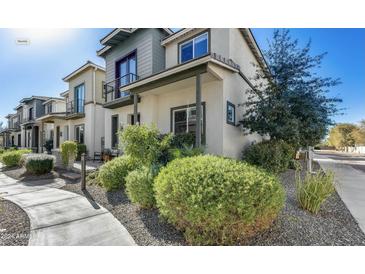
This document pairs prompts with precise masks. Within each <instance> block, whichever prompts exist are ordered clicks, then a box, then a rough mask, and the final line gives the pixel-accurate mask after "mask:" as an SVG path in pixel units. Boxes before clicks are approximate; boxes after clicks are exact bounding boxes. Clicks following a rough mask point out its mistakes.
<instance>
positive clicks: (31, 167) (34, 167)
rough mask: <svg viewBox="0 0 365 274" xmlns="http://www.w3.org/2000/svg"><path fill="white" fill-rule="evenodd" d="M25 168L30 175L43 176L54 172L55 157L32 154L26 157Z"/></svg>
mask: <svg viewBox="0 0 365 274" xmlns="http://www.w3.org/2000/svg"><path fill="white" fill-rule="evenodd" d="M24 165H25V168H26V169H27V172H28V173H31V174H35V175H41V174H46V173H49V172H51V171H52V170H53V166H54V156H51V155H46V154H30V155H28V156H26V157H25V164H24Z"/></svg>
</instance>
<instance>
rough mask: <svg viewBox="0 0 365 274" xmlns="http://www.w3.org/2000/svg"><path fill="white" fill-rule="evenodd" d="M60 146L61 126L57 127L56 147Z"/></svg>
mask: <svg viewBox="0 0 365 274" xmlns="http://www.w3.org/2000/svg"><path fill="white" fill-rule="evenodd" d="M59 147H60V127H59V126H57V127H56V148H59Z"/></svg>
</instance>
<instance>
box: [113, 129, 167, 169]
mask: <svg viewBox="0 0 365 274" xmlns="http://www.w3.org/2000/svg"><path fill="white" fill-rule="evenodd" d="M160 136H161V135H160V132H159V131H158V129H157V128H156V127H155V126H151V127H148V126H147V125H130V126H128V127H126V128H125V129H124V130H123V131H122V132H121V133H120V143H121V144H122V147H123V150H124V153H125V154H127V155H129V156H130V157H132V158H133V160H134V161H136V162H138V163H140V164H141V165H146V166H150V165H152V164H153V163H157V162H158V160H159V158H160V155H161V154H162V151H165V150H166V149H168V148H169V146H170V142H171V138H172V135H171V134H168V135H166V136H164V137H163V138H160Z"/></svg>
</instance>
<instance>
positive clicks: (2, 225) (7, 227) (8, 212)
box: [0, 200, 30, 246]
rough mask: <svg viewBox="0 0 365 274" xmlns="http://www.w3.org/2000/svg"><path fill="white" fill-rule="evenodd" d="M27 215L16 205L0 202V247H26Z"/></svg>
mask: <svg viewBox="0 0 365 274" xmlns="http://www.w3.org/2000/svg"><path fill="white" fill-rule="evenodd" d="M29 232H30V222H29V218H28V215H27V214H26V213H25V212H24V211H23V210H22V209H21V208H20V207H19V206H17V205H16V204H14V203H12V202H10V201H7V200H0V246H18V245H28V241H29Z"/></svg>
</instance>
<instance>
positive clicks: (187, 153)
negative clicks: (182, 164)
mask: <svg viewBox="0 0 365 274" xmlns="http://www.w3.org/2000/svg"><path fill="white" fill-rule="evenodd" d="M202 154H204V149H203V148H196V147H193V146H187V145H183V147H182V148H172V149H170V150H169V161H172V160H175V159H179V158H184V157H193V156H198V155H202Z"/></svg>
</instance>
